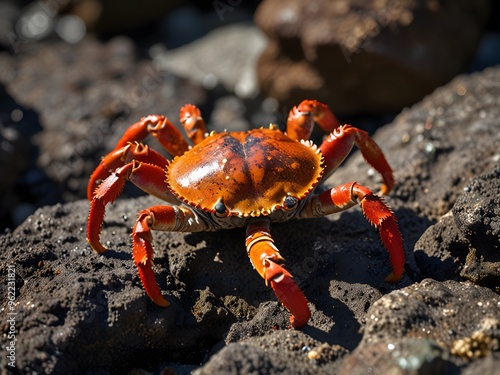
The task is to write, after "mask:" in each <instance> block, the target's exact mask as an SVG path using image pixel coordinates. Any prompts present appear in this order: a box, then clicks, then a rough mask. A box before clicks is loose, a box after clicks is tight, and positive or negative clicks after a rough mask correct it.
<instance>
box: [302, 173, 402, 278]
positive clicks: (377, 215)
mask: <svg viewBox="0 0 500 375" xmlns="http://www.w3.org/2000/svg"><path fill="white" fill-rule="evenodd" d="M355 204H359V205H360V206H361V209H362V211H363V214H364V215H365V217H366V219H367V220H368V221H369V222H370V223H371V224H372V225H374V226H375V228H377V229H378V231H379V235H380V238H381V240H382V243H383V244H384V247H385V248H386V249H387V251H388V252H389V257H390V261H391V265H392V269H393V272H392V273H391V274H390V275H388V276H387V277H386V279H385V280H386V281H388V282H397V281H399V280H400V279H401V277H402V276H403V273H404V265H405V259H404V250H403V238H402V236H401V233H400V232H399V229H398V225H397V222H396V217H395V216H394V214H393V213H392V211H391V210H390V208H389V207H387V205H386V204H385V203H384V201H383V200H382V199H381V198H380V197H378V196H376V195H375V194H373V193H372V192H371V190H370V189H368V188H367V187H364V186H362V185H359V184H358V183H356V182H350V183H347V184H343V185H339V186H337V187H334V188H333V189H331V190H327V191H325V192H323V193H321V194H320V195H318V196H316V197H313V198H312V199H311V200H310V201H309V204H308V205H307V206H305V207H304V209H303V210H302V212H301V213H300V215H299V216H300V217H301V218H311V217H320V216H325V215H329V214H333V213H336V212H341V211H344V210H347V209H348V208H350V207H352V206H354V205H355Z"/></svg>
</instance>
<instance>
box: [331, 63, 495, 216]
mask: <svg viewBox="0 0 500 375" xmlns="http://www.w3.org/2000/svg"><path fill="white" fill-rule="evenodd" d="M498 82H500V69H499V68H497V67H496V68H489V69H486V70H484V71H483V72H478V73H473V74H470V75H461V76H458V77H457V78H455V79H453V80H452V81H451V82H450V83H449V84H447V85H446V86H443V87H440V88H439V89H437V90H435V91H434V92H433V93H432V94H431V95H429V96H427V97H426V98H425V99H424V100H422V101H421V102H420V103H418V104H416V105H414V106H413V107H411V108H408V109H405V110H404V111H403V112H401V114H399V115H398V116H397V117H396V118H395V120H394V122H393V123H392V124H391V126H386V127H384V128H382V129H380V130H379V131H377V133H376V134H375V136H374V139H375V140H376V141H377V142H378V143H379V144H381V145H382V146H383V147H382V149H383V150H384V153H385V155H386V156H387V159H388V161H389V164H390V165H391V166H392V167H393V169H394V170H395V171H396V180H397V184H396V187H395V189H394V192H393V193H392V194H391V196H390V197H388V199H390V202H393V201H394V200H396V201H397V203H396V202H394V204H397V205H398V206H399V204H400V203H402V204H403V206H404V207H405V208H407V209H410V210H412V211H413V212H414V213H415V214H417V215H419V216H423V217H425V218H427V219H430V220H434V221H437V220H439V219H441V218H442V217H443V215H445V214H447V213H448V212H449V211H450V210H451V209H452V207H453V205H454V204H455V202H456V200H457V198H458V197H459V196H460V195H461V194H462V193H463V189H464V188H465V187H466V186H467V185H468V184H469V183H470V182H471V181H472V179H474V178H475V177H477V176H479V175H481V174H484V173H487V172H490V171H491V170H493V168H494V167H495V166H496V165H498V161H499V157H500V156H499V153H498V150H499V149H500V132H499V131H498V128H499V124H498V118H499V117H500V85H498ZM354 125H356V124H354ZM478 145H480V146H478ZM343 167H344V168H342V169H341V170H339V171H338V172H337V173H335V175H334V177H332V180H333V179H334V178H335V179H340V180H347V179H352V178H353V176H354V175H355V176H356V179H357V181H358V182H360V183H363V184H366V185H367V186H376V184H377V183H378V182H379V181H380V180H379V177H378V175H377V174H376V173H374V172H373V169H371V168H370V167H369V166H367V165H366V163H365V162H364V160H363V158H362V157H361V155H355V156H354V157H353V158H351V159H349V160H348V161H347V162H346V163H344V165H343Z"/></svg>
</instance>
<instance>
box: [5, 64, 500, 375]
mask: <svg viewBox="0 0 500 375" xmlns="http://www.w3.org/2000/svg"><path fill="white" fill-rule="evenodd" d="M498 82H500V68H494V69H489V70H487V71H485V72H482V73H477V74H473V75H471V76H461V77H458V78H457V79H455V80H454V81H452V82H451V83H450V84H449V85H447V86H445V87H443V88H441V89H439V90H437V91H436V92H435V93H433V94H432V95H431V96H429V97H428V98H426V99H424V100H423V101H422V102H421V103H419V104H417V105H415V106H414V107H413V108H411V109H409V110H407V111H405V112H403V113H402V114H401V115H400V116H398V118H396V120H395V121H394V122H393V123H392V124H388V125H387V126H386V127H384V128H383V129H381V130H380V131H379V132H378V133H377V134H376V135H375V139H376V140H377V142H378V143H379V144H380V146H381V147H382V149H383V150H384V151H385V153H386V155H387V156H388V159H389V161H390V163H391V164H392V165H393V166H394V169H395V172H396V176H397V180H398V186H397V188H396V189H395V192H394V194H393V195H391V196H388V197H387V202H388V203H389V204H390V205H391V206H392V207H393V208H394V210H395V213H396V215H397V216H398V219H399V224H400V228H401V231H402V233H403V235H404V237H405V253H406V258H407V266H406V274H405V275H404V277H403V279H402V280H401V282H399V283H397V284H395V285H391V284H387V283H385V282H384V281H383V279H384V277H385V276H386V275H387V274H388V273H389V272H390V266H389V264H388V260H387V255H386V253H385V251H384V249H383V247H382V246H381V245H380V241H379V239H378V234H377V233H376V232H375V231H374V230H373V228H371V227H370V225H369V224H368V223H367V222H366V220H365V219H364V218H363V215H362V213H361V212H360V210H359V208H357V209H352V210H350V211H347V212H345V213H343V214H341V215H335V216H333V217H331V218H325V219H318V220H305V221H292V222H287V223H283V224H280V225H275V226H273V236H274V238H275V242H276V245H277V246H278V247H279V248H280V249H281V251H282V253H283V255H284V257H285V258H286V259H287V263H286V266H287V268H288V269H289V270H290V271H291V273H292V274H294V276H295V280H296V282H297V283H298V284H299V285H300V286H301V288H302V289H303V291H304V293H305V294H306V296H307V297H308V299H309V301H310V307H311V310H312V318H311V320H310V322H309V324H308V325H307V326H306V327H304V328H302V329H301V330H300V331H294V330H290V329H289V321H288V316H289V314H288V312H287V311H285V310H284V309H283V307H282V306H280V304H279V303H278V302H277V301H276V298H275V296H274V295H273V293H272V291H271V289H270V288H267V287H266V286H265V285H264V282H263V281H262V279H261V278H260V277H259V276H258V275H257V273H256V272H255V271H254V270H252V267H251V265H250V263H249V261H248V259H247V255H246V253H245V250H244V231H243V230H231V231H225V232H215V233H196V234H180V233H164V232H163V233H159V232H155V233H154V238H155V240H154V245H155V249H156V258H155V259H156V262H155V267H154V269H155V272H156V274H157V279H158V281H159V283H160V287H161V289H162V290H163V291H164V292H165V293H166V296H167V298H168V299H169V300H170V302H171V304H172V305H171V306H170V307H169V308H167V309H162V308H159V307H156V306H154V305H153V304H152V303H151V302H150V301H149V300H148V298H147V297H146V295H145V294H144V292H143V290H142V287H141V285H140V281H139V279H138V277H137V274H136V270H135V267H134V266H133V262H132V260H131V259H130V238H129V233H130V227H131V226H132V225H133V222H134V217H135V214H136V213H137V212H138V211H139V210H140V209H142V208H145V207H148V206H150V205H152V204H157V203H158V202H157V200H156V199H155V198H152V197H141V198H136V199H119V200H118V201H117V202H116V203H115V204H113V205H111V206H110V207H109V208H108V210H107V216H106V220H105V225H104V227H103V232H102V237H103V240H104V243H105V244H106V245H107V246H108V247H109V248H110V250H108V252H106V253H105V254H103V255H98V254H96V253H94V252H93V251H92V250H91V249H90V248H89V246H88V244H87V243H86V240H85V221H86V217H87V212H88V203H87V202H86V201H84V200H80V201H77V202H74V203H67V204H64V205H55V206H51V207H45V208H42V209H39V210H38V211H37V212H36V213H35V214H33V215H32V216H31V217H30V218H29V219H28V220H26V221H25V222H24V223H23V224H22V225H20V226H19V227H18V228H17V229H16V230H14V231H13V232H12V233H6V234H4V235H2V236H1V239H0V276H1V277H2V279H3V280H8V281H14V283H15V299H14V300H13V301H10V299H9V298H7V299H6V300H5V301H4V302H2V305H1V307H0V309H1V311H2V314H3V315H2V316H10V315H7V314H8V313H15V314H16V315H15V320H14V321H15V325H13V324H12V323H11V322H10V321H8V320H7V318H5V319H3V321H2V324H1V325H0V328H1V330H2V333H3V336H2V337H3V340H4V341H6V340H7V339H6V338H7V336H8V335H9V334H12V333H13V334H15V338H16V339H17V341H15V342H14V344H15V363H16V365H17V366H18V368H19V370H20V371H21V372H22V373H26V374H35V373H36V374H49V373H50V374H71V373H103V374H106V373H125V372H127V371H131V370H133V369H135V370H136V371H139V369H141V371H144V370H145V371H151V372H153V371H177V372H178V373H188V372H189V371H191V370H193V369H195V368H197V370H196V373H198V374H206V373H214V372H215V373H220V374H230V373H231V374H233V373H237V372H238V371H240V372H248V373H251V372H266V373H271V374H272V373H276V374H277V373H283V372H287V373H290V374H295V373H296V374H299V373H301V374H302V373H320V374H321V373H325V374H326V373H332V372H337V373H340V374H344V373H345V374H356V373H360V374H361V373H365V372H366V371H371V372H383V373H395V374H402V373H408V372H412V373H419V374H424V373H425V374H432V373H435V374H437V373H442V372H443V371H445V372H449V373H457V374H459V373H462V374H472V373H474V371H482V372H484V373H488V372H493V371H495V369H497V368H498V365H499V362H500V358H499V355H498V351H499V340H500V332H499V331H500V328H499V319H500V298H499V296H498V294H497V293H498V291H497V290H496V287H497V286H498V263H499V262H498V255H497V252H498V221H497V217H498V216H497V213H498V196H499V194H498V191H499V190H500V179H499V178H498V174H499V172H498V160H499V156H498V149H499V145H500V132H499V131H498V130H499V128H500V124H499V122H498V119H499V118H500V113H499V111H500V102H499V100H500V99H499V98H500V92H499V90H500V86H498ZM355 179H357V180H358V181H359V182H361V183H364V184H366V185H368V186H372V187H373V188H374V189H376V186H377V184H378V183H379V177H378V176H377V175H374V174H373V173H371V170H370V168H369V167H367V166H366V165H364V163H363V162H362V160H361V156H360V155H359V154H357V153H356V154H354V155H353V156H352V157H351V158H350V159H349V160H348V161H347V162H346V163H345V164H344V166H343V167H342V168H341V169H340V170H339V171H338V172H337V173H336V174H335V175H333V176H332V177H331V178H330V180H329V181H327V184H328V185H333V184H337V183H341V182H346V181H352V180H355ZM434 223H435V224H434ZM433 224H434V225H433ZM424 232H425V234H424V236H423V237H422V234H423V233H424ZM439 236H440V237H439ZM432 239H434V241H432ZM481 239H484V241H483V240H481ZM495 241H496V242H495ZM414 252H415V258H414V256H413V254H414ZM470 265H473V266H470ZM428 277H432V278H433V279H429V278H428ZM424 278H425V279H424ZM475 282H477V284H476V283H475ZM12 285H13V284H8V283H7V282H4V283H2V284H0V293H2V295H6V296H8V295H9V294H8V292H9V289H8V287H9V286H10V287H12ZM9 302H11V303H9ZM12 329H14V331H12ZM2 345H10V344H9V343H6V344H2ZM7 363H8V358H7V356H2V357H0V364H1V366H2V368H6V367H7V366H8V364H7ZM200 366H201V367H200ZM375 370H377V371H375Z"/></svg>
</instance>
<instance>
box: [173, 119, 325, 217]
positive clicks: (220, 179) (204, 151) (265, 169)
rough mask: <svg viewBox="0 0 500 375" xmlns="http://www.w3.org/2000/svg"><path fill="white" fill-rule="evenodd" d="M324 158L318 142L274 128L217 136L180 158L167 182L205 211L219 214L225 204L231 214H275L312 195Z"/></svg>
mask: <svg viewBox="0 0 500 375" xmlns="http://www.w3.org/2000/svg"><path fill="white" fill-rule="evenodd" d="M322 159H323V157H322V155H321V153H320V152H319V150H318V149H317V147H316V146H315V145H314V144H312V142H309V141H305V142H301V141H296V140H293V139H291V138H289V137H288V136H286V135H285V134H284V133H282V132H281V131H279V130H277V129H275V128H273V127H271V128H270V129H262V128H261V129H254V130H250V131H248V132H229V133H227V132H225V133H217V134H211V135H209V136H208V137H207V138H205V139H204V140H203V141H202V142H200V143H198V144H197V145H195V146H193V148H191V149H190V150H189V151H187V152H186V153H184V154H183V155H181V156H178V157H176V158H174V160H173V161H172V162H171V163H170V165H169V167H168V168H167V183H168V184H169V187H170V189H171V190H172V192H173V193H174V194H175V195H176V196H177V197H178V198H179V199H180V200H182V201H184V202H185V203H186V204H188V205H190V206H193V207H196V208H198V209H201V210H203V211H207V212H215V210H216V206H217V205H219V206H218V207H221V204H220V203H219V202H222V203H223V206H222V207H224V208H225V209H226V210H227V212H228V214H230V215H238V216H242V217H246V216H260V215H269V214H271V213H272V212H273V211H274V210H277V209H282V208H285V199H287V197H290V196H291V197H293V198H296V199H297V200H301V199H303V198H305V197H306V196H307V195H308V194H309V193H310V192H311V191H312V189H313V188H314V186H315V185H316V184H317V183H318V181H319V180H320V178H321V175H322V173H323V166H322ZM217 211H219V210H217Z"/></svg>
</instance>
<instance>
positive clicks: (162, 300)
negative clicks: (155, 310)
mask: <svg viewBox="0 0 500 375" xmlns="http://www.w3.org/2000/svg"><path fill="white" fill-rule="evenodd" d="M153 302H154V303H155V305H157V306H160V307H168V306H170V302H168V301H167V300H166V299H165V298H164V297H163V296H162V295H161V294H160V295H158V297H156V298H155V299H154V300H153Z"/></svg>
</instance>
